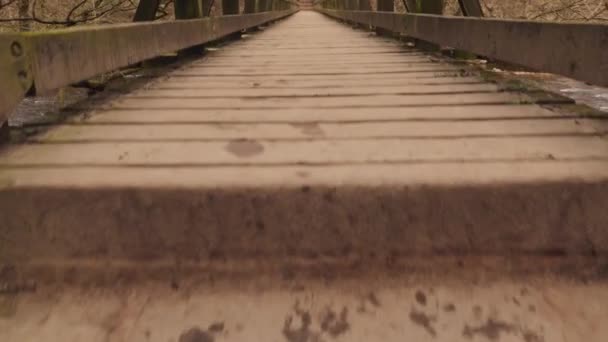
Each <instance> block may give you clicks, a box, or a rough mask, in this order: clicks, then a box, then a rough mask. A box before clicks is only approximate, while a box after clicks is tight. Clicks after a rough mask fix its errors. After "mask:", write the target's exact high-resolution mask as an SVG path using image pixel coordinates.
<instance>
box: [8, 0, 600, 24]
mask: <svg viewBox="0 0 608 342" xmlns="http://www.w3.org/2000/svg"><path fill="white" fill-rule="evenodd" d="M212 1H213V2H214V3H213V5H212V8H211V13H210V15H217V14H219V13H221V0H217V1H214V0H212ZM370 1H371V5H372V8H375V5H376V0H370ZM402 1H403V0H395V8H396V11H398V12H403V11H404V6H403V2H402ZM481 2H482V7H483V9H484V13H485V15H486V16H488V17H497V18H515V19H534V20H550V21H553V20H554V21H588V22H589V21H590V22H606V23H608V0H508V1H506V0H481ZM138 3H139V1H138V0H0V31H29V30H41V29H48V28H55V27H68V26H74V25H83V24H106V23H116V22H129V21H131V20H132V18H133V14H134V12H135V9H136V8H137V5H138ZM242 7H243V0H241V8H242ZM459 12H460V9H459V7H458V0H445V14H449V15H459V14H460V13H459ZM156 17H157V18H158V19H160V20H163V19H164V20H166V19H172V18H173V0H161V5H160V7H159V10H158V12H157V16H156Z"/></svg>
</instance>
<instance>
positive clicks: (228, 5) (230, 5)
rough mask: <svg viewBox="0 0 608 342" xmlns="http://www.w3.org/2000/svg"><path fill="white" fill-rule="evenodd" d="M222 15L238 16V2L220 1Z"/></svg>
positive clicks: (236, 0) (234, 0) (233, 0)
mask: <svg viewBox="0 0 608 342" xmlns="http://www.w3.org/2000/svg"><path fill="white" fill-rule="evenodd" d="M222 14H223V15H233V14H239V0H222Z"/></svg>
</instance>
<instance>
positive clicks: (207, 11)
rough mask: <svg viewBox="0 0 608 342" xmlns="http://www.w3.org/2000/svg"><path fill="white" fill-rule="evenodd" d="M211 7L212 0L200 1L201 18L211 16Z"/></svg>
mask: <svg viewBox="0 0 608 342" xmlns="http://www.w3.org/2000/svg"><path fill="white" fill-rule="evenodd" d="M211 5H213V0H202V4H201V8H202V11H203V17H208V16H210V15H211Z"/></svg>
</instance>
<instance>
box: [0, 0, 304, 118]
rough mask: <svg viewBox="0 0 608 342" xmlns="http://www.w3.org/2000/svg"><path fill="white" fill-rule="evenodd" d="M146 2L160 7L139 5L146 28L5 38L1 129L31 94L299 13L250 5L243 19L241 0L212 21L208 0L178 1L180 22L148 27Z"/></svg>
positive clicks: (271, 1)
mask: <svg viewBox="0 0 608 342" xmlns="http://www.w3.org/2000/svg"><path fill="white" fill-rule="evenodd" d="M216 1H220V0H216ZM147 2H154V3H156V4H157V3H158V1H147V0H141V1H140V8H138V11H137V13H136V15H135V20H136V21H145V22H135V23H127V24H113V25H98V26H82V27H75V28H66V29H57V30H49V31H42V32H26V33H19V34H0V127H1V126H2V125H3V123H5V121H6V120H7V118H8V115H9V114H10V112H11V111H12V110H13V109H14V108H15V107H16V106H17V104H18V103H19V102H20V101H21V99H22V98H23V97H24V96H25V95H26V94H28V93H29V94H32V93H35V94H45V93H49V92H50V91H52V90H56V89H59V88H61V87H65V86H68V85H71V84H74V83H77V82H80V81H83V80H87V79H90V78H92V77H95V76H97V75H100V74H103V73H106V72H110V71H113V70H116V69H119V68H122V67H126V66H129V65H133V64H135V63H138V62H141V61H144V60H147V59H150V58H154V57H157V56H160V55H162V54H166V53H170V52H174V51H179V50H182V49H186V48H189V47H193V46H197V45H201V44H204V43H207V42H211V41H214V40H217V39H220V38H222V37H225V36H228V35H231V34H233V33H236V32H240V31H242V30H245V29H249V28H253V27H256V26H259V25H262V24H264V23H267V22H270V21H274V20H277V19H280V18H283V17H286V16H288V15H291V14H293V13H294V12H296V11H297V7H296V6H295V5H294V4H293V3H292V2H290V1H285V0H246V1H245V8H244V10H243V12H244V13H239V12H240V11H239V2H238V0H223V1H222V8H223V14H224V15H222V16H215V17H208V15H209V6H207V8H205V4H207V5H208V4H209V2H208V0H204V1H202V2H201V0H177V1H176V18H177V19H179V20H175V21H163V22H158V21H147V20H150V19H153V18H150V16H151V15H152V14H153V15H155V13H156V8H153V9H152V10H149V8H144V9H148V10H147V11H143V10H142V9H141V8H142V6H143V5H145V4H146V3H147ZM205 11H206V12H205ZM138 16H139V17H138ZM146 16H147V17H146ZM205 16H207V17H205Z"/></svg>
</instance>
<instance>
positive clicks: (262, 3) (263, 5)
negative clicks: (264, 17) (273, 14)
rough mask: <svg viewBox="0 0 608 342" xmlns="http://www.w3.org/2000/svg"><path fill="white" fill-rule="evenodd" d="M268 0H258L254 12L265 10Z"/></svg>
mask: <svg viewBox="0 0 608 342" xmlns="http://www.w3.org/2000/svg"><path fill="white" fill-rule="evenodd" d="M267 1H268V0H258V1H257V9H256V12H266V2H267Z"/></svg>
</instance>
